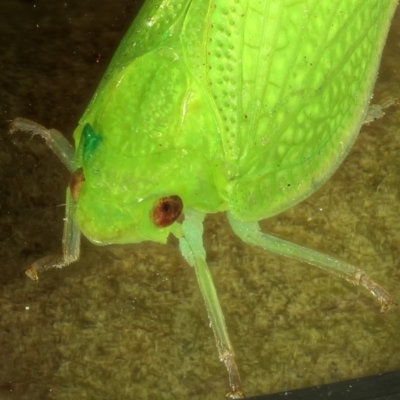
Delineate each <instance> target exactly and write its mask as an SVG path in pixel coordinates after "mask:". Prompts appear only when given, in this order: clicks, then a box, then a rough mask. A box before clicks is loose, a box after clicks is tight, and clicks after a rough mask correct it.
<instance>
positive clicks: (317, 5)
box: [10, 0, 397, 398]
mask: <svg viewBox="0 0 400 400" xmlns="http://www.w3.org/2000/svg"><path fill="white" fill-rule="evenodd" d="M396 3H397V1H394V0H353V1H348V2H343V1H338V0H329V1H328V0H322V1H321V0H319V1H311V0H308V1H307V0H303V1H296V2H285V1H273V0H265V1H258V0H246V1H245V0H242V1H233V0H232V1H226V0H225V1H217V0H214V1H211V0H208V1H204V0H202V1H182V0H181V1H178V0H174V1H172V0H170V1H163V0H153V1H151V0H148V1H147V2H146V3H145V5H144V6H143V8H142V10H141V12H140V13H139V15H138V16H137V18H136V19H135V21H134V22H133V24H132V26H131V28H130V29H129V31H128V32H127V34H126V36H125V38H124V39H123V41H122V42H121V44H120V46H119V48H118V50H117V52H116V54H115V56H114V58H113V60H112V62H111V64H110V66H109V68H108V70H107V72H106V74H105V76H104V78H103V80H102V81H101V83H100V85H99V87H98V89H97V91H96V93H95V95H94V97H93V99H92V101H91V102H90V104H89V106H88V108H87V110H86V111H85V113H84V115H83V116H82V118H81V120H80V122H79V125H78V127H77V129H76V130H75V133H74V139H75V149H74V148H73V147H72V146H71V145H70V144H69V142H68V141H67V140H66V139H65V138H64V137H63V136H62V135H61V134H60V133H59V132H58V131H56V130H54V129H50V130H49V129H46V128H44V127H42V126H40V125H38V124H36V123H34V122H32V121H28V120H25V119H22V118H17V119H15V120H14V121H13V122H12V124H11V129H10V131H11V132H15V131H17V130H21V131H28V132H32V133H34V134H39V135H40V136H42V137H43V138H44V139H45V140H46V143H47V144H48V146H49V147H50V148H51V149H52V150H53V151H54V152H55V154H56V155H57V156H58V157H59V158H60V160H61V161H62V162H63V164H64V165H65V166H66V167H67V168H68V170H69V171H70V172H71V174H72V176H71V180H70V185H69V187H68V188H67V195H66V196H67V201H66V216H65V226H64V235H63V254H62V255H60V256H53V255H50V256H46V257H44V258H42V259H40V260H38V261H37V262H35V263H34V264H33V265H32V266H31V267H30V268H29V269H28V270H27V271H26V272H27V275H28V276H30V277H31V278H32V279H34V280H38V273H39V272H43V271H45V270H48V269H50V268H54V267H58V268H60V267H63V266H65V265H68V264H70V263H72V262H74V261H77V260H78V258H79V247H80V235H81V233H83V234H84V235H85V236H86V237H87V238H89V239H90V240H91V241H92V242H93V243H95V244H98V245H106V244H111V243H119V244H124V243H137V242H142V241H146V240H152V241H156V242H161V243H164V242H166V240H167V237H168V236H169V235H170V234H172V235H174V236H176V237H177V238H178V239H179V246H180V250H181V253H182V255H183V257H184V258H185V259H186V260H187V261H188V263H189V264H190V265H191V266H193V267H194V270H195V273H196V276H197V279H198V282H199V286H200V290H201V292H202V294H203V297H204V300H205V303H206V307H207V311H208V314H209V317H210V320H211V326H212V328H213V330H214V334H215V338H216V342H217V348H218V352H219V356H220V359H221V361H223V362H224V363H225V365H226V368H227V370H228V377H229V386H230V391H229V393H228V396H229V397H230V398H240V397H243V396H244V394H243V391H242V387H241V383H240V377H239V372H238V368H237V365H236V362H235V359H234V352H233V348H232V345H231V342H230V340H229V337H228V333H227V329H226V326H225V321H224V316H223V312H222V309H221V306H220V304H219V301H218V298H217V294H216V290H215V288H214V284H213V281H212V278H211V274H210V271H209V269H208V266H207V263H206V253H205V250H204V247H203V243H202V235H203V226H202V223H203V219H204V217H205V215H206V214H209V213H216V212H221V211H226V212H227V213H228V219H229V222H230V224H231V226H232V229H233V230H234V232H235V233H236V234H237V235H238V236H239V237H240V238H242V239H243V240H244V241H245V242H246V243H249V244H253V245H256V246H260V247H262V248H264V249H266V250H270V251H273V252H276V253H278V254H282V255H285V256H288V257H292V258H295V259H298V260H302V261H305V262H308V263H310V264H314V265H316V266H319V267H321V268H323V269H325V270H327V271H329V272H331V273H333V274H336V275H339V276H341V277H343V278H345V279H346V280H348V281H350V282H352V283H354V284H357V285H361V286H364V287H365V288H366V289H368V290H369V291H370V292H371V293H372V294H373V295H374V296H376V297H377V298H378V300H379V301H380V302H381V304H382V307H381V311H382V312H384V311H386V310H387V309H389V308H390V307H391V306H392V305H393V304H394V302H393V300H392V298H391V297H390V295H389V294H388V293H387V292H386V291H385V290H384V289H383V288H382V287H381V286H380V285H379V284H377V283H376V282H374V281H372V280H371V279H370V278H369V277H368V275H367V274H366V273H365V272H363V271H362V270H360V269H358V268H356V267H353V266H351V265H349V264H347V263H345V262H342V261H338V260H336V259H333V258H332V257H330V256H327V255H324V254H321V253H318V252H315V251H313V250H310V249H306V248H303V247H301V246H298V245H295V244H293V243H289V242H286V241H283V240H280V239H277V238H275V237H272V236H269V235H266V234H264V233H262V232H261V231H260V229H259V225H258V221H260V220H262V219H265V218H268V217H271V216H273V215H276V214H278V213H280V212H282V211H284V210H285V209H288V208H289V207H291V206H293V205H295V204H296V203H298V202H300V201H301V200H303V199H304V198H306V197H307V196H308V195H310V194H311V193H313V192H314V191H315V190H316V189H317V188H318V187H320V186H321V184H322V183H323V182H325V181H326V180H327V179H328V178H329V177H330V176H331V174H332V173H333V172H334V170H335V169H336V168H337V167H338V166H339V164H340V162H341V161H342V160H343V159H344V157H345V156H346V154H347V153H348V151H349V149H350V147H351V145H352V143H353V142H354V140H355V138H356V136H357V133H358V131H359V129H360V127H361V125H362V124H363V122H364V121H365V118H366V117H367V110H368V105H369V100H370V98H371V92H372V89H373V86H374V82H375V78H376V74H377V68H378V66H379V61H380V55H381V52H382V48H383V46H384V42H385V39H386V35H387V32H388V29H389V25H390V21H391V18H392V15H393V13H394V10H395V7H396Z"/></svg>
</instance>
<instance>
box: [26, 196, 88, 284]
mask: <svg viewBox="0 0 400 400" xmlns="http://www.w3.org/2000/svg"><path fill="white" fill-rule="evenodd" d="M66 199H67V202H66V209H65V222H64V233H63V239H62V244H63V254H62V255H49V256H46V257H43V258H41V259H39V260H37V261H35V262H34V263H33V264H32V265H31V266H30V267H29V268H28V269H27V270H26V271H25V273H26V275H28V276H29V278H31V279H33V280H34V281H38V279H39V278H38V273H39V272H44V271H47V270H48V269H51V268H62V267H64V266H66V265H69V264H71V263H73V262H74V261H76V260H78V258H79V253H80V241H81V233H80V229H79V227H78V225H77V224H76V222H75V220H74V207H75V203H74V201H73V199H72V196H71V192H70V190H69V188H68V189H67V195H66Z"/></svg>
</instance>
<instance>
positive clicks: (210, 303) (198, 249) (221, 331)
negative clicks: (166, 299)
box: [179, 212, 245, 399]
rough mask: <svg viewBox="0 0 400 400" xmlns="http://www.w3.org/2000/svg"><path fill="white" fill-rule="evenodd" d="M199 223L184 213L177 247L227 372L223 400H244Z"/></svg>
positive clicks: (194, 215) (200, 217)
mask: <svg viewBox="0 0 400 400" xmlns="http://www.w3.org/2000/svg"><path fill="white" fill-rule="evenodd" d="M203 219H204V215H203V214H198V213H193V212H185V221H184V222H183V224H182V227H183V231H184V235H185V236H184V237H182V238H180V239H179V247H180V249H181V253H182V255H183V256H184V258H185V259H186V260H187V262H188V263H189V264H190V265H191V266H192V267H194V270H195V272H196V277H197V281H198V283H199V286H200V290H201V293H202V295H203V298H204V301H205V303H206V307H207V312H208V317H209V318H210V322H211V327H212V329H213V331H214V336H215V341H216V342H217V348H218V353H219V358H220V360H221V361H223V362H224V363H225V366H226V369H227V370H228V376H229V386H230V392H229V393H228V394H227V397H228V398H231V399H239V398H243V397H245V396H244V394H243V392H242V390H241V384H240V376H239V371H238V368H237V365H236V362H235V355H234V352H233V348H232V345H231V342H230V340H229V336H228V331H227V329H226V325H225V318H224V314H223V312H222V309H221V306H220V304H219V301H218V297H217V292H216V290H215V286H214V283H213V280H212V276H211V273H210V270H209V269H208V266H207V263H206V260H205V258H206V253H205V250H204V247H203V240H202V235H203Z"/></svg>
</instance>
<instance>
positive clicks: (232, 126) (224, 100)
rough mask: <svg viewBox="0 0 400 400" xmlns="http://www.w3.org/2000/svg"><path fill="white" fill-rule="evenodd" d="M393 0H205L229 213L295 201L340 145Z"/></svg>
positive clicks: (350, 132)
mask: <svg viewBox="0 0 400 400" xmlns="http://www.w3.org/2000/svg"><path fill="white" fill-rule="evenodd" d="M396 3H397V1H395V0H351V1H348V0H329V1H321V0H308V1H298V0H296V1H295V0H286V1H285V0H279V1H276V0H270V1H265V0H262V1H261V0H260V1H257V0H254V1H244V0H241V1H240V0H236V1H229V2H227V1H224V0H215V1H214V5H213V7H211V16H210V29H209V38H208V40H207V44H208V47H207V53H206V59H207V68H208V70H207V77H208V83H209V87H210V91H211V93H212V96H213V98H214V101H215V104H216V108H217V109H218V112H219V113H220V116H221V122H222V124H223V129H222V134H223V144H224V149H225V154H226V157H227V161H228V163H229V165H231V166H232V168H231V169H230V170H229V171H228V172H229V178H230V179H231V180H232V187H231V189H232V190H231V192H230V208H231V210H232V212H233V213H234V214H235V215H236V216H237V217H238V218H240V219H243V220H258V219H262V218H266V217H269V216H271V215H274V214H277V213H278V212H281V211H283V210H284V209H286V208H288V207H290V206H292V205H294V204H295V203H297V202H299V201H300V200H302V199H304V198H305V197H306V196H307V195H309V194H310V193H312V192H313V191H315V190H316V189H317V188H318V187H319V186H320V185H321V184H322V183H323V182H324V181H325V180H326V179H327V178H328V177H329V176H330V175H331V174H332V173H333V171H334V169H335V168H336V167H337V166H338V165H339V163H340V162H341V161H342V159H343V158H344V156H345V155H346V154H347V153H348V151H349V148H350V147H351V145H352V143H353V141H354V139H355V137H356V135H357V133H358V131H359V129H360V126H361V124H362V122H363V119H364V115H365V112H366V108H367V106H368V103H369V100H370V96H371V91H372V89H373V85H374V82H375V78H376V73H377V68H378V64H379V61H380V56H381V51H382V47H383V45H384V42H385V39H386V35H387V31H388V27H389V24H390V20H391V16H392V14H393V12H394V9H395V6H396ZM235 166H236V170H235Z"/></svg>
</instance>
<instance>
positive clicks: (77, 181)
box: [69, 168, 85, 201]
mask: <svg viewBox="0 0 400 400" xmlns="http://www.w3.org/2000/svg"><path fill="white" fill-rule="evenodd" d="M83 182H85V175H84V174H83V169H82V168H78V169H77V170H76V171H75V172H74V173H73V174H72V176H71V179H70V181H69V190H70V191H71V195H72V198H73V199H74V200H75V201H78V199H79V194H80V193H81V189H82V185H83Z"/></svg>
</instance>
